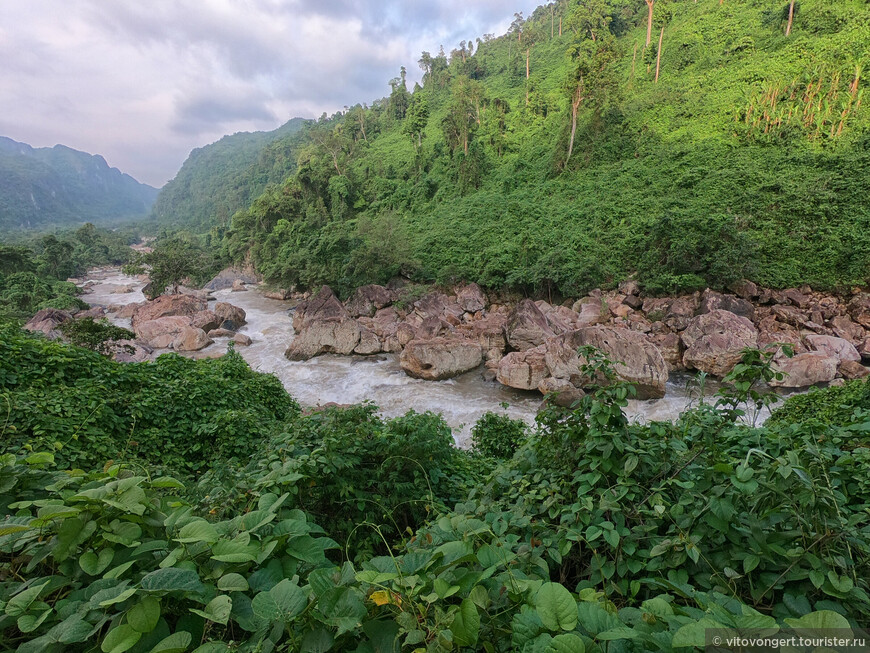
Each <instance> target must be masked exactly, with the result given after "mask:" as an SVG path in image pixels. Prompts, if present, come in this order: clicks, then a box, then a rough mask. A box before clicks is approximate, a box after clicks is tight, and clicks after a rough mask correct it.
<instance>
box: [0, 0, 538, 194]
mask: <svg viewBox="0 0 870 653" xmlns="http://www.w3.org/2000/svg"><path fill="white" fill-rule="evenodd" d="M542 2H543V0H511V1H510V2H504V1H502V0H428V1H425V2H424V1H421V0H383V1H381V2H377V1H374V0H146V1H143V0H135V1H134V0H0V136H7V137H9V138H12V139H14V140H16V141H21V142H25V143H28V144H30V145H32V146H34V147H50V146H53V145H55V144H57V143H61V144H63V145H67V146H69V147H72V148H75V149H77V150H83V151H85V152H90V153H92V154H100V155H102V156H103V157H104V158H105V159H106V160H107V161H108V163H109V165H110V166H113V167H117V168H119V169H121V170H122V171H123V172H126V173H128V174H130V175H132V176H134V177H135V178H136V179H138V180H139V181H141V182H144V183H148V184H151V185H152V186H157V187H159V186H162V185H163V184H164V183H166V182H167V181H168V180H169V179H171V178H172V177H174V176H175V174H176V173H177V172H178V169H179V168H180V167H181V164H182V163H183V162H184V160H185V159H186V158H187V155H188V154H189V153H190V151H191V150H192V149H193V148H195V147H201V146H203V145H207V144H208V143H212V142H214V141H216V140H218V139H219V138H220V137H221V136H223V135H225V134H233V133H235V132H239V131H254V130H271V129H275V128H277V127H278V126H280V125H282V124H283V123H285V122H286V121H287V120H289V119H290V118H293V117H297V116H298V117H303V118H316V117H319V116H320V115H321V114H322V113H323V112H326V113H328V114H332V113H334V112H336V111H340V110H342V109H343V108H344V107H345V106H352V105H354V104H356V103H359V102H363V103H371V102H372V101H373V100H376V99H378V98H381V97H384V96H386V95H388V94H389V84H388V82H389V80H390V79H392V78H393V77H397V76H398V74H399V68H400V67H401V66H405V67H406V68H407V69H408V78H409V86H410V85H412V84H413V82H414V81H415V80H417V79H419V77H420V74H421V73H420V70H419V67H418V66H417V63H416V62H417V60H418V59H419V58H420V53H421V52H422V51H424V50H426V51H429V52H432V53H433V54H435V53H437V52H438V48H439V47H440V46H441V45H443V46H444V49H445V51H447V52H449V51H450V50H451V49H452V48H455V47H457V46H458V44H459V42H460V41H463V40H474V39H475V38H477V37H480V36H483V35H484V34H487V33H492V34H496V35H500V34H503V33H504V32H506V31H507V29H508V26H509V24H510V22H511V21H512V20H513V14H514V12H516V11H522V12H524V15H526V16H528V15H529V14H530V13H531V12H532V11H533V10H534V8H535V7H536V6H537V5H538V4H541V3H542Z"/></svg>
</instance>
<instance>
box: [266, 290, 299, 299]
mask: <svg viewBox="0 0 870 653" xmlns="http://www.w3.org/2000/svg"><path fill="white" fill-rule="evenodd" d="M260 294H261V295H263V297H265V298H266V299H277V300H280V301H284V300H287V299H290V298H291V297H292V296H293V291H292V290H290V289H289V288H273V289H272V290H262V291H260Z"/></svg>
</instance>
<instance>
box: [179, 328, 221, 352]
mask: <svg viewBox="0 0 870 653" xmlns="http://www.w3.org/2000/svg"><path fill="white" fill-rule="evenodd" d="M213 342H214V340H212V339H211V338H209V337H208V336H207V335H206V333H205V331H203V330H202V329H200V328H198V327H195V326H186V327H184V328H183V329H182V330H181V331H180V332H179V333H178V335H177V336H175V340H173V341H172V348H173V349H174V350H175V351H199V350H200V349H205V348H206V347H208V346H209V345H210V344H212V343H213Z"/></svg>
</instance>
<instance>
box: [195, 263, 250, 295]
mask: <svg viewBox="0 0 870 653" xmlns="http://www.w3.org/2000/svg"><path fill="white" fill-rule="evenodd" d="M237 281H238V282H239V283H242V284H245V283H257V277H256V276H255V275H254V274H251V273H249V272H245V271H243V270H239V269H238V268H226V269H224V270H221V271H220V272H218V273H217V275H216V276H215V277H214V278H213V279H212V280H211V281H209V282H208V283H207V284H205V285H204V286H203V290H226V289H227V288H232V287H233V284H234V283H235V282H237Z"/></svg>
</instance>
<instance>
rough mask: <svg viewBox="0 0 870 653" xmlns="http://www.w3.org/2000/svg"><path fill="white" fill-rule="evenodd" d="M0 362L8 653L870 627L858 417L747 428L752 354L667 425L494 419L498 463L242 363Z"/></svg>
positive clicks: (631, 647)
mask: <svg viewBox="0 0 870 653" xmlns="http://www.w3.org/2000/svg"><path fill="white" fill-rule="evenodd" d="M0 342H2V343H9V344H4V350H3V351H2V352H0V354H2V355H0V361H2V367H0V395H2V403H4V404H6V406H7V418H6V420H5V421H4V426H3V440H2V441H3V443H4V449H5V453H0V455H2V457H0V505H2V506H3V512H2V514H3V517H2V521H0V557H2V560H3V563H2V565H3V569H4V571H5V573H4V575H3V577H2V579H0V601H2V602H3V603H2V612H3V614H2V616H0V642H2V645H3V646H4V648H9V649H17V650H19V651H22V652H24V653H26V652H28V651H40V652H42V651H86V650H93V647H94V645H95V643H97V642H99V645H100V648H101V650H103V651H133V652H134V653H138V652H143V653H147V652H151V651H167V650H173V651H194V650H195V651H199V652H200V653H207V652H211V651H229V650H238V651H263V650H273V651H364V652H366V653H374V652H376V651H398V650H407V651H432V652H436V651H437V652H440V651H445V652H446V651H475V650H487V651H537V650H542V651H547V650H553V651H562V650H564V651H590V652H595V651H605V650H607V651H613V650H618V651H650V650H659V651H681V650H686V651H688V650H692V649H693V648H703V646H704V635H705V629H707V628H716V627H728V628H768V627H770V628H774V627H776V626H798V627H799V626H804V627H815V628H849V627H858V626H860V625H861V624H862V623H866V620H867V618H868V616H870V595H868V590H870V586H868V578H870V535H868V533H870V521H868V514H870V512H868V509H870V482H868V476H867V474H866V470H867V468H868V465H870V440H868V438H867V430H868V422H867V421H866V417H867V412H866V411H865V412H864V421H861V422H854V423H846V424H845V425H841V424H837V423H830V424H816V425H812V426H808V427H804V426H801V425H799V424H790V423H785V422H782V421H780V422H779V423H777V422H775V421H774V422H772V425H771V426H765V427H763V428H753V427H748V426H744V425H741V424H740V423H738V422H737V421H736V419H737V417H739V412H738V411H735V410H733V407H730V404H729V403H728V402H729V400H730V398H731V397H732V396H735V394H736V393H741V392H745V391H746V390H747V388H746V387H743V386H742V385H740V384H741V383H746V382H749V383H750V386H749V389H751V388H752V383H751V381H752V378H753V377H757V376H762V377H763V376H764V372H765V370H766V369H767V367H766V365H765V363H764V360H763V358H760V357H756V358H752V357H750V356H747V357H746V359H745V360H744V363H745V366H746V369H744V370H743V373H742V374H741V376H740V378H739V379H734V386H733V387H732V388H731V389H729V390H727V391H726V396H724V397H723V401H724V403H723V404H722V407H723V408H724V410H723V409H720V408H719V407H717V406H716V405H709V404H702V405H700V406H698V407H697V408H694V409H692V410H690V411H688V412H686V413H685V414H684V415H683V416H682V417H681V418H680V419H679V420H678V421H677V422H676V423H674V424H670V423H652V424H648V425H637V424H630V423H628V421H627V420H626V419H625V416H624V414H623V412H622V407H623V406H624V405H625V401H626V398H627V397H628V396H629V394H630V391H629V388H627V387H626V386H624V385H620V384H616V385H609V386H606V387H602V388H598V389H595V390H594V391H593V392H592V393H591V394H589V395H587V396H586V397H584V398H583V401H582V402H580V404H579V405H578V407H576V408H575V409H573V410H568V409H561V408H556V407H551V408H548V409H547V410H546V411H545V412H543V413H542V414H541V415H540V416H539V419H538V422H537V424H536V426H535V427H534V428H533V429H532V430H531V433H530V434H529V437H525V438H522V437H520V431H519V430H518V429H515V428H513V427H512V425H511V424H510V422H509V420H503V419H500V418H497V417H495V416H487V417H486V418H485V419H483V420H482V421H481V422H480V423H479V424H478V425H477V426H476V428H475V433H476V434H477V436H476V437H477V439H478V440H480V441H481V442H490V443H507V441H508V440H510V442H511V446H516V451H515V453H514V454H513V456H512V457H510V458H507V459H504V460H501V461H497V460H495V459H494V458H490V457H487V456H483V455H481V454H480V453H478V452H463V451H459V450H456V449H454V448H453V447H452V446H451V442H450V433H449V429H447V427H446V426H445V425H444V423H443V421H441V419H440V418H439V417H438V416H435V415H431V414H422V415H419V414H414V413H409V414H408V415H406V416H404V417H401V418H397V419H392V420H382V419H380V418H378V417H377V416H376V415H375V407H373V406H371V405H363V406H356V407H351V408H349V409H344V410H342V409H334V408H333V409H328V410H325V411H322V412H316V413H313V414H302V413H300V412H299V410H298V408H297V406H296V404H295V402H293V400H292V399H291V398H290V397H288V396H287V395H286V393H284V391H283V390H282V389H281V387H280V384H279V383H278V382H277V380H276V379H274V378H272V377H269V376H266V375H262V374H258V373H255V372H253V371H251V370H250V369H249V368H248V367H247V366H246V364H245V363H244V361H242V360H241V359H240V357H239V356H238V355H236V354H234V353H230V354H228V355H227V356H226V357H225V358H223V359H221V360H209V361H190V360H185V359H182V358H179V357H177V356H174V355H166V356H163V357H161V358H159V359H158V360H157V361H154V362H150V363H143V364H130V365H123V364H118V363H115V362H112V361H110V360H108V359H106V358H103V357H101V356H99V355H98V354H95V353H93V352H90V351H86V350H80V349H76V348H74V347H71V346H69V345H62V344H58V343H49V342H46V341H45V340H43V339H42V338H37V337H34V336H31V335H24V334H20V333H16V332H14V331H11V330H9V331H5V332H4V333H3V337H2V338H0ZM13 360H14V361H15V363H8V362H7V361H13ZM590 364H591V366H592V368H593V369H591V370H590V372H592V373H594V374H596V377H597V378H601V377H602V376H603V377H606V376H607V373H608V370H609V369H610V365H609V363H608V361H606V360H605V359H603V358H601V357H591V363H590ZM158 380H159V382H158ZM838 390H840V391H839V392H837V391H832V390H828V391H821V392H817V393H814V394H813V395H811V396H812V398H813V402H814V405H815V408H816V409H817V410H821V411H824V410H825V409H826V408H827V407H828V406H829V405H835V406H838V407H841V406H842V404H843V403H844V402H848V401H850V399H849V398H848V397H847V396H846V395H844V394H843V392H842V390H841V389H838ZM97 392H101V394H100V395H97ZM849 396H855V395H849ZM35 401H41V402H43V403H42V404H40V407H39V408H37V409H33V408H32V406H33V405H34V403H33V402H35ZM859 403H860V402H859ZM797 405H799V402H798V401H796V400H795V399H790V400H789V401H787V402H786V405H785V406H784V407H783V409H782V411H781V413H780V414H782V413H783V412H785V413H788V412H789V411H794V410H795V406H797ZM27 407H31V408H30V409H29V410H28V409H27ZM853 408H854V409H860V406H858V405H857V404H856V405H855V406H853ZM43 413H44V414H46V415H54V416H55V417H54V419H53V420H51V419H50V418H49V417H46V418H44V419H42V418H40V417H38V415H41V414H43ZM855 414H856V415H857V414H858V413H857V412H856V413H855ZM34 415H37V417H34ZM230 416H231V417H230ZM133 422H135V424H133ZM133 439H135V442H136V444H133V443H132V440H133ZM83 469H84V470H85V471H83ZM88 470H90V471H88Z"/></svg>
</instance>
